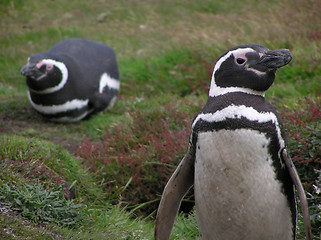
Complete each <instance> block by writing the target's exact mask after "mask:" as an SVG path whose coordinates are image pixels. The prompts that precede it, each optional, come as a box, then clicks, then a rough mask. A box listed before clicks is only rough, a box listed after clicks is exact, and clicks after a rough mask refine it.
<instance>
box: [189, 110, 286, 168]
mask: <svg viewBox="0 0 321 240" xmlns="http://www.w3.org/2000/svg"><path fill="white" fill-rule="evenodd" d="M241 117H244V118H246V119H248V120H249V121H257V122H259V123H265V122H269V121H272V123H273V124H274V126H275V130H276V132H277V135H278V139H279V144H280V149H281V150H282V149H283V148H284V147H285V142H284V140H283V138H282V135H281V129H280V126H279V122H278V119H277V117H276V116H275V114H274V113H272V112H258V111H257V110H255V109H254V108H252V107H246V106H244V105H240V106H236V105H230V106H228V107H226V108H224V109H222V110H219V111H216V112H215V113H201V114H199V115H197V117H196V118H195V120H194V122H193V124H192V127H193V128H194V126H195V124H196V123H197V122H198V121H199V120H203V121H206V122H221V121H225V120H226V119H227V118H230V119H241ZM279 155H280V153H279ZM281 165H282V167H283V166H284V165H283V163H282V162H281Z"/></svg>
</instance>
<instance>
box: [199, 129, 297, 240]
mask: <svg viewBox="0 0 321 240" xmlns="http://www.w3.org/2000/svg"><path fill="white" fill-rule="evenodd" d="M268 144H269V141H268V140H267V139H266V138H265V135H264V134H262V133H260V132H258V131H254V130H246V129H239V130H220V131H217V132H205V133H200V134H199V137H198V141H197V146H196V163H195V203H196V211H197V221H198V226H199V229H200V234H201V238H202V239H211V240H212V239H222V240H237V239H240V240H241V239H244V240H252V239H253V240H254V239H255V240H257V239H260V240H265V239H266V240H272V239H278V240H283V239H284V240H290V239H292V220H291V211H290V208H289V207H288V203H287V199H286V197H285V195H283V194H281V184H280V182H279V181H277V180H276V175H275V173H274V169H273V166H272V165H271V163H272V160H271V157H270V155H269V154H268Z"/></svg>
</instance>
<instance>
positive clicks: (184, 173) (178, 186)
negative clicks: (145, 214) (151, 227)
mask: <svg viewBox="0 0 321 240" xmlns="http://www.w3.org/2000/svg"><path fill="white" fill-rule="evenodd" d="M194 161H195V158H194V156H193V153H192V150H191V146H190V145H189V147H188V150H187V153H186V154H185V156H184V158H183V159H182V161H181V162H180V164H179V165H178V167H177V168H176V170H175V172H174V173H173V175H172V176H171V178H170V179H169V181H168V183H167V184H166V186H165V189H164V192H163V194H162V198H161V201H160V204H159V207H158V211H157V216H156V226H155V240H165V239H166V240H167V239H169V237H170V235H171V232H172V229H173V226H174V221H175V219H176V216H177V214H178V210H179V207H180V204H181V201H182V199H183V197H184V196H185V194H186V193H187V191H188V190H189V189H190V188H191V187H192V186H193V184H194Z"/></svg>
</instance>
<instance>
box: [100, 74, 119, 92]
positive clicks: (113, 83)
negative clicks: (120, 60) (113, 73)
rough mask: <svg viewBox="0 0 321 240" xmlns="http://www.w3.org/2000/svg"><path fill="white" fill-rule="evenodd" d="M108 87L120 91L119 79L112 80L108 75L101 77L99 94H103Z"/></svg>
mask: <svg viewBox="0 0 321 240" xmlns="http://www.w3.org/2000/svg"><path fill="white" fill-rule="evenodd" d="M106 86H107V87H109V88H112V89H116V90H119V88H120V81H119V80H117V79H114V78H111V77H110V76H109V75H108V74H107V73H104V74H103V75H101V77H100V82H99V92H100V93H102V92H103V90H104V88H105V87H106Z"/></svg>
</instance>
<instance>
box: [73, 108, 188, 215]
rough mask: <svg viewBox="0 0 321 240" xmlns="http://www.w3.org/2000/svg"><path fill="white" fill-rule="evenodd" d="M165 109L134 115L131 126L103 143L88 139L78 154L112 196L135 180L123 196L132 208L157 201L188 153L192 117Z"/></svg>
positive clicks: (111, 134)
mask: <svg viewBox="0 0 321 240" xmlns="http://www.w3.org/2000/svg"><path fill="white" fill-rule="evenodd" d="M163 108H164V110H163V111H160V110H159V109H154V110H153V111H152V112H151V113H149V114H148V115H147V114H144V113H142V112H141V111H137V112H135V113H131V114H130V116H131V118H132V123H131V124H130V125H129V126H114V127H113V128H112V129H111V130H110V131H109V132H108V133H107V135H106V137H105V138H104V139H103V141H101V142H100V143H92V142H90V141H89V140H88V139H87V140H86V141H85V142H84V143H83V144H82V145H81V146H80V147H79V149H78V151H77V154H78V155H79V156H81V157H82V158H83V159H84V164H85V165H87V167H89V169H90V170H91V171H92V172H94V173H95V176H97V178H98V179H99V180H103V179H104V181H105V191H107V192H108V193H110V194H111V195H112V194H113V193H114V192H115V191H117V189H119V188H120V187H123V186H125V185H126V183H127V182H128V181H129V179H130V178H132V181H131V183H130V185H129V186H128V188H127V189H126V190H125V191H124V192H123V194H122V200H123V201H125V202H128V203H130V204H138V203H144V202H147V201H150V200H154V199H157V198H158V197H159V196H160V195H161V193H162V191H163V188H164V186H165V184H166V182H167V181H168V179H169V177H170V176H171V174H172V172H173V171H174V169H175V167H176V166H177V164H178V162H179V161H180V160H181V158H182V157H183V155H184V153H185V151H186V148H187V144H188V138H189V134H190V125H191V124H190V120H188V119H191V117H190V116H188V114H187V113H185V112H183V113H178V112H177V109H175V108H173V107H172V106H170V105H169V104H168V105H165V106H163ZM151 209H152V208H151ZM153 209H155V206H154V207H153Z"/></svg>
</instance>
